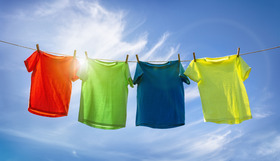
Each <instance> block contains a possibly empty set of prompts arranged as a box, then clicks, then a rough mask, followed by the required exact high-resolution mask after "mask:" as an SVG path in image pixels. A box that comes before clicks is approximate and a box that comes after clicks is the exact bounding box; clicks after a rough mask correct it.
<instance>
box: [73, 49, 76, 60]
mask: <svg viewBox="0 0 280 161" xmlns="http://www.w3.org/2000/svg"><path fill="white" fill-rule="evenodd" d="M73 58H74V59H75V58H76V50H74V56H73Z"/></svg>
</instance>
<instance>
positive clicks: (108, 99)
mask: <svg viewBox="0 0 280 161" xmlns="http://www.w3.org/2000/svg"><path fill="white" fill-rule="evenodd" d="M77 75H78V76H79V77H80V79H81V80H82V92H81V100H80V111H79V122H81V123H84V124H86V125H89V126H92V127H95V128H101V129H119V128H123V127H125V124H126V106H127V96H128V85H130V86H131V87H133V83H132V79H131V76H130V71H129V67H128V64H127V63H125V62H103V61H99V60H96V59H87V60H86V62H85V63H84V64H82V65H81V67H80V69H79V70H78V72H77Z"/></svg>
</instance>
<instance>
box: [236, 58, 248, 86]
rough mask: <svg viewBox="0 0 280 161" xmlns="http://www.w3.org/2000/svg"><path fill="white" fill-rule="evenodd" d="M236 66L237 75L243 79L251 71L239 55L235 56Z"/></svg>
mask: <svg viewBox="0 0 280 161" xmlns="http://www.w3.org/2000/svg"><path fill="white" fill-rule="evenodd" d="M237 59H238V60H237V68H238V71H239V75H240V77H241V79H242V80H243V81H245V80H246V79H247V78H248V77H249V74H250V72H251V67H249V65H248V64H247V63H246V62H245V61H244V60H243V59H242V58H241V57H240V56H239V57H238V58H237Z"/></svg>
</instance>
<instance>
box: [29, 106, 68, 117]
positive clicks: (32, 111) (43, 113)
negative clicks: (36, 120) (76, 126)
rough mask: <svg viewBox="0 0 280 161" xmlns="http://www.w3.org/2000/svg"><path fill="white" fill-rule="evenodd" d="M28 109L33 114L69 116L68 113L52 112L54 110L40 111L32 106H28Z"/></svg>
mask: <svg viewBox="0 0 280 161" xmlns="http://www.w3.org/2000/svg"><path fill="white" fill-rule="evenodd" d="M28 111H29V112H30V113H32V114H35V115H39V116H45V117H63V116H67V113H52V112H46V111H40V110H36V109H32V108H30V107H29V108H28Z"/></svg>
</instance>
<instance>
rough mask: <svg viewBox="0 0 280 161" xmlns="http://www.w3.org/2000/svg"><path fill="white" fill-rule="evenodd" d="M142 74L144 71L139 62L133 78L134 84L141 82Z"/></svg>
mask: <svg viewBox="0 0 280 161" xmlns="http://www.w3.org/2000/svg"><path fill="white" fill-rule="evenodd" d="M142 76H143V71H142V69H141V66H140V65H139V63H137V66H136V71H135V74H134V78H133V84H139V83H140V82H141V79H142Z"/></svg>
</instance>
